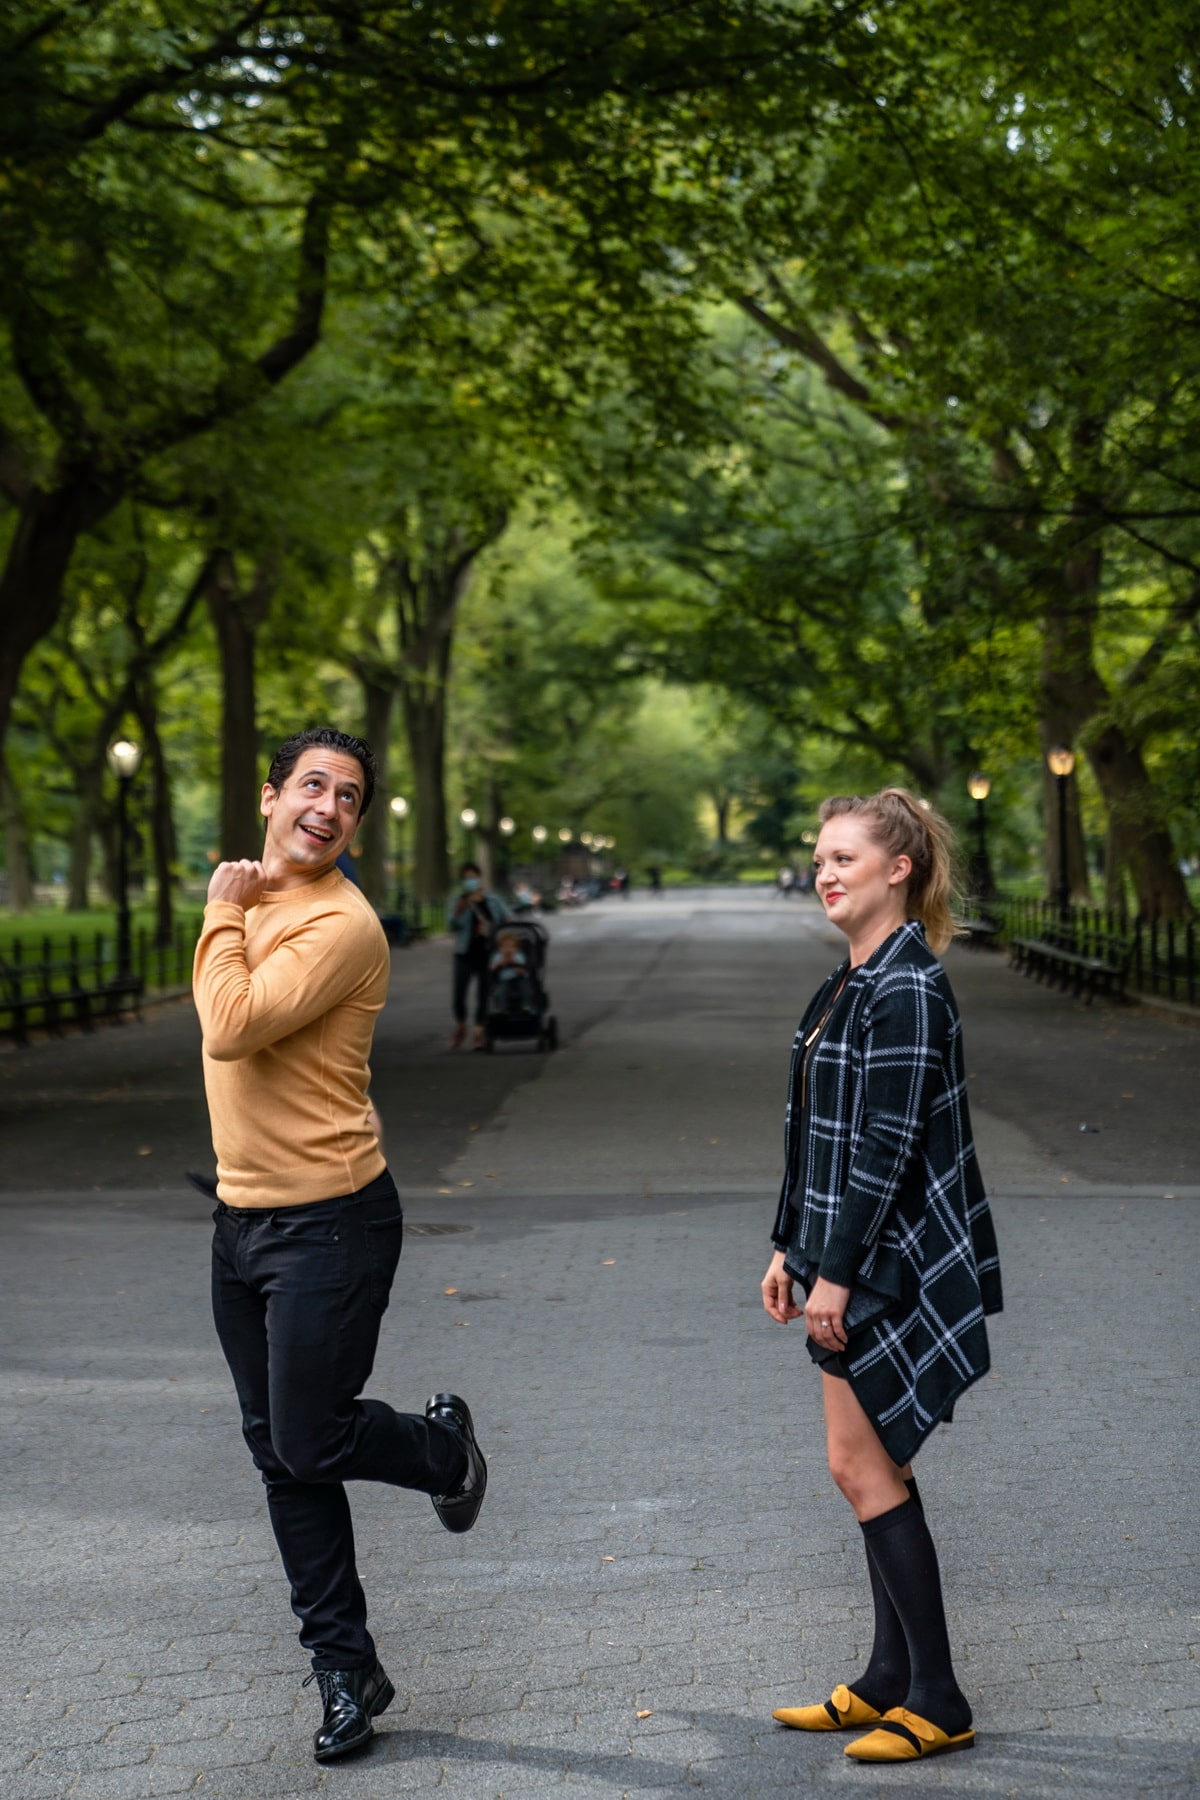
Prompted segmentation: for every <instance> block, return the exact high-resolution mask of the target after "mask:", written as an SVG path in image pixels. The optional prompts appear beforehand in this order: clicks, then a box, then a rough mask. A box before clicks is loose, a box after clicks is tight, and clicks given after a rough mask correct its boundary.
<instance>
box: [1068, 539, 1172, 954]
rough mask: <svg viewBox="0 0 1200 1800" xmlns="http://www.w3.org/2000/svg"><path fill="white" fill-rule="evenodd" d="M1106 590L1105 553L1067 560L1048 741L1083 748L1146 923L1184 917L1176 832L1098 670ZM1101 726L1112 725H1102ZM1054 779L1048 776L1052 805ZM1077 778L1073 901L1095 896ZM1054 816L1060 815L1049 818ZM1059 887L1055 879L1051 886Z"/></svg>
mask: <svg viewBox="0 0 1200 1800" xmlns="http://www.w3.org/2000/svg"><path fill="white" fill-rule="evenodd" d="M1099 591H1100V552H1099V549H1098V548H1097V547H1095V546H1091V545H1089V546H1085V547H1084V549H1082V550H1081V551H1079V552H1078V553H1077V554H1076V555H1074V556H1072V557H1069V558H1068V559H1067V561H1066V563H1065V565H1064V567H1063V570H1062V572H1061V577H1060V579H1059V580H1058V581H1057V582H1056V584H1055V588H1054V592H1053V594H1052V597H1051V603H1050V605H1049V607H1048V609H1047V612H1046V617H1045V621H1044V637H1043V646H1042V684H1041V686H1042V743H1043V749H1044V750H1045V749H1049V748H1050V747H1051V745H1052V744H1055V743H1061V744H1068V745H1069V744H1074V743H1076V742H1082V744H1083V749H1084V753H1085V754H1086V756H1087V759H1088V764H1089V766H1090V768H1091V770H1092V773H1093V775H1094V776H1095V778H1096V783H1097V785H1098V787H1099V789H1100V792H1101V794H1102V795H1103V797H1104V804H1105V807H1106V809H1107V812H1108V819H1109V823H1110V826H1111V827H1113V828H1114V829H1115V831H1116V834H1117V837H1118V839H1119V843H1120V856H1119V858H1118V861H1123V862H1124V864H1125V866H1126V867H1127V868H1128V870H1129V873H1130V875H1131V877H1132V879H1133V885H1134V892H1135V895H1136V902H1137V909H1138V911H1139V912H1140V913H1142V914H1143V915H1144V916H1145V917H1146V918H1161V919H1168V918H1174V919H1179V918H1186V917H1187V916H1188V915H1189V914H1190V912H1191V910H1192V908H1191V902H1190V900H1189V898H1188V892H1187V887H1186V885H1185V883H1184V880H1183V876H1182V875H1181V874H1180V872H1179V866H1178V863H1177V861H1176V859H1175V852H1174V847H1173V845H1172V842H1171V833H1170V831H1169V829H1168V827H1167V824H1166V821H1165V819H1164V817H1163V812H1162V808H1161V807H1160V805H1159V803H1158V796H1157V794H1156V793H1155V791H1154V786H1153V784H1152V782H1151V780H1150V776H1149V772H1148V771H1147V769H1146V765H1145V762H1144V761H1143V758H1142V754H1141V751H1140V750H1139V749H1138V748H1137V746H1136V745H1134V744H1131V743H1130V741H1129V739H1128V738H1127V737H1126V735H1125V733H1124V732H1123V730H1122V729H1121V727H1120V726H1119V725H1118V724H1116V723H1114V722H1112V720H1111V711H1112V701H1111V696H1110V695H1109V692H1108V689H1107V687H1106V686H1105V683H1104V679H1103V677H1102V676H1101V674H1100V671H1099V670H1098V669H1097V667H1096V661H1095V653H1094V646H1093V635H1094V625H1095V617H1096V612H1095V605H1096V601H1097V600H1098V597H1099ZM1097 720H1101V721H1103V720H1108V722H1107V723H1101V724H1100V725H1099V726H1098V727H1097V724H1096V721H1097ZM1053 785H1054V777H1053V776H1051V775H1050V774H1049V772H1048V771H1047V774H1046V797H1047V805H1048V806H1049V804H1050V801H1051V797H1052V789H1053ZM1074 788H1075V777H1074V776H1072V777H1071V778H1070V788H1069V790H1068V795H1069V799H1070V800H1071V801H1072V802H1073V803H1074V805H1073V815H1074V816H1073V817H1069V820H1068V863H1067V867H1068V874H1069V876H1070V887H1071V898H1072V900H1077V899H1079V900H1087V899H1088V898H1089V897H1090V895H1089V889H1088V881H1087V867H1086V860H1085V856H1084V846H1083V833H1082V829H1081V828H1080V825H1079V817H1078V796H1077V794H1076V793H1074V792H1073V791H1072V790H1074ZM1047 816H1048V817H1053V816H1054V815H1053V814H1051V813H1048V815H1047ZM1048 842H1049V844H1050V856H1049V862H1050V866H1051V867H1052V868H1053V869H1054V870H1055V871H1057V863H1056V861H1055V852H1054V849H1053V844H1054V835H1053V833H1051V834H1048ZM1049 886H1050V888H1051V889H1052V890H1053V889H1055V887H1056V874H1055V876H1052V877H1051V879H1050V882H1049Z"/></svg>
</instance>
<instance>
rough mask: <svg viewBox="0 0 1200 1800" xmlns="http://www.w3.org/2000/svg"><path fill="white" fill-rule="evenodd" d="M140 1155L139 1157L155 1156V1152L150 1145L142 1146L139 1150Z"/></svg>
mask: <svg viewBox="0 0 1200 1800" xmlns="http://www.w3.org/2000/svg"><path fill="white" fill-rule="evenodd" d="M138 1155H139V1156H153V1155H154V1152H153V1150H152V1149H151V1148H150V1146H149V1144H142V1145H141V1146H140V1147H139V1149H138Z"/></svg>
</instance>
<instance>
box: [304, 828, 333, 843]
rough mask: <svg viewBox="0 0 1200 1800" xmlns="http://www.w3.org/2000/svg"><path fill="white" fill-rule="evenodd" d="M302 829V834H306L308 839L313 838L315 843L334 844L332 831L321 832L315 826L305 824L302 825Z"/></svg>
mask: <svg viewBox="0 0 1200 1800" xmlns="http://www.w3.org/2000/svg"><path fill="white" fill-rule="evenodd" d="M300 829H301V831H302V832H304V834H305V836H306V837H310V838H312V840H313V842H314V843H317V844H332V842H333V833H332V831H320V830H318V828H317V827H316V826H315V825H304V824H301V826H300Z"/></svg>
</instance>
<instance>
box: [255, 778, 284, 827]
mask: <svg viewBox="0 0 1200 1800" xmlns="http://www.w3.org/2000/svg"><path fill="white" fill-rule="evenodd" d="M278 798H279V794H278V791H277V790H276V789H275V788H273V787H272V786H271V784H270V782H269V781H264V782H263V785H262V793H261V795H260V796H259V801H258V810H259V812H260V813H261V814H262V816H263V818H264V819H269V818H270V816H271V814H272V813H273V812H274V811H275V802H276V801H277V800H278Z"/></svg>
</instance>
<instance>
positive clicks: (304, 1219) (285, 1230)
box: [267, 1206, 338, 1244]
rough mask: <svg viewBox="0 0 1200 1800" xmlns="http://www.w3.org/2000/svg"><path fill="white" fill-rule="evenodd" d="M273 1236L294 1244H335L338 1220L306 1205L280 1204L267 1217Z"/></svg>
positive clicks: (268, 1227)
mask: <svg viewBox="0 0 1200 1800" xmlns="http://www.w3.org/2000/svg"><path fill="white" fill-rule="evenodd" d="M267 1229H268V1230H269V1231H270V1232H271V1233H272V1235H273V1236H275V1237H278V1238H283V1239H284V1240H285V1242H288V1243H295V1244H336V1243H337V1241H338V1222H337V1220H336V1219H331V1218H330V1216H329V1214H328V1213H324V1214H321V1213H317V1212H316V1211H315V1210H314V1209H311V1208H309V1207H307V1206H280V1207H277V1208H276V1209H275V1211H274V1212H272V1213H271V1214H270V1215H269V1217H268V1219H267Z"/></svg>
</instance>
